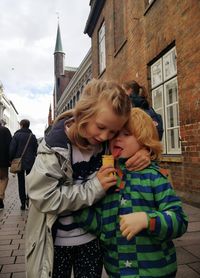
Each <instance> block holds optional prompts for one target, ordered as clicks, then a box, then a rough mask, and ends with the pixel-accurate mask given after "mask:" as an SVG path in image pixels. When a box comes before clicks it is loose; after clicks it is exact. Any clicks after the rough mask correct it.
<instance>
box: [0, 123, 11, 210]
mask: <svg viewBox="0 0 200 278" xmlns="http://www.w3.org/2000/svg"><path fill="white" fill-rule="evenodd" d="M4 125H5V122H4V121H3V120H1V121H0V210H2V209H3V208H4V203H3V199H4V197H5V191H6V187H7V185H8V168H9V166H10V162H9V146H10V142H11V139H12V136H11V133H10V130H9V129H8V128H7V127H5V126H4Z"/></svg>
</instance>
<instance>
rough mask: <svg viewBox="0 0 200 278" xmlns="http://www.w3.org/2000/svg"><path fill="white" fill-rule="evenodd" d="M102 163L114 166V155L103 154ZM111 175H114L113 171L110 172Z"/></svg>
mask: <svg viewBox="0 0 200 278" xmlns="http://www.w3.org/2000/svg"><path fill="white" fill-rule="evenodd" d="M102 165H103V166H112V167H114V157H113V156H112V155H106V154H105V155H103V156H102ZM109 175H110V176H111V175H113V173H110V174H109Z"/></svg>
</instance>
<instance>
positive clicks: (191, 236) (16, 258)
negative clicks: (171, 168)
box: [0, 176, 200, 278]
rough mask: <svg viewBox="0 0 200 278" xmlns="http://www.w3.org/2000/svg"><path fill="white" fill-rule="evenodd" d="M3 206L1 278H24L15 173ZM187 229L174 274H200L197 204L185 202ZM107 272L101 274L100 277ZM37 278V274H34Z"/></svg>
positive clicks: (23, 220)
mask: <svg viewBox="0 0 200 278" xmlns="http://www.w3.org/2000/svg"><path fill="white" fill-rule="evenodd" d="M4 204H5V209H4V210H2V211H0V278H25V265H24V236H25V223H26V219H27V211H25V212H23V211H21V210H20V202H19V199H18V190H17V180H16V177H12V176H11V177H10V180H9V184H8V187H7V191H6V199H5V202H4ZM184 209H185V211H186V213H187V214H188V216H189V227H188V231H187V233H186V234H185V235H183V236H182V237H181V238H179V239H176V240H175V241H174V242H175V244H176V246H177V257H178V265H179V267H178V274H177V276H176V277H177V278H188V277H189V278H198V277H200V208H196V207H193V206H190V205H187V204H184ZM106 277H107V276H106V275H105V274H103V276H102V278H106ZM35 278H38V277H35Z"/></svg>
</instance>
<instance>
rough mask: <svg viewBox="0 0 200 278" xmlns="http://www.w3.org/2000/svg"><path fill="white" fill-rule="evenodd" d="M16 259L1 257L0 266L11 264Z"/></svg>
mask: <svg viewBox="0 0 200 278" xmlns="http://www.w3.org/2000/svg"><path fill="white" fill-rule="evenodd" d="M15 260H16V258H15V257H3V258H0V263H1V264H2V265H4V264H13V263H14V262H15Z"/></svg>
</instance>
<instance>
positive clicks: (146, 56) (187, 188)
mask: <svg viewBox="0 0 200 278" xmlns="http://www.w3.org/2000/svg"><path fill="white" fill-rule="evenodd" d="M90 6H91V10H90V14H89V16H88V20H87V23H86V26H85V33H87V34H88V35H89V36H90V37H91V38H92V75H93V77H96V78H102V79H104V78H105V79H113V80H116V81H119V82H123V81H126V80H131V79H134V80H136V81H138V82H139V83H140V84H142V85H144V86H145V87H146V88H147V89H148V91H149V94H150V97H151V101H152V106H153V107H154V109H155V110H156V111H158V112H159V113H160V114H162V117H163V120H164V127H165V132H164V138H163V146H164V153H163V157H162V163H163V164H164V165H165V166H166V167H167V168H170V169H171V174H172V178H173V185H174V187H175V188H176V190H177V191H178V192H179V194H180V195H182V197H184V198H186V199H187V200H190V201H193V202H196V203H199V201H200V32H199V26H200V1H199V0H189V1H188V0H176V1H174V0H167V1H166V0H122V1H119V0H91V1H90Z"/></svg>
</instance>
